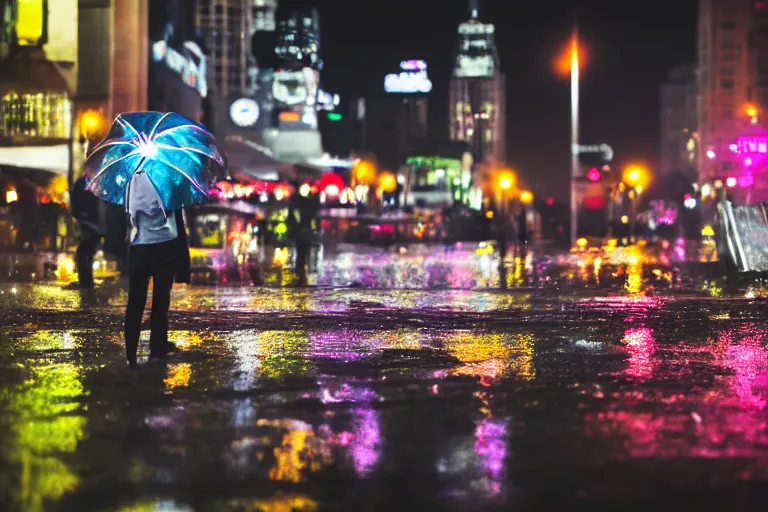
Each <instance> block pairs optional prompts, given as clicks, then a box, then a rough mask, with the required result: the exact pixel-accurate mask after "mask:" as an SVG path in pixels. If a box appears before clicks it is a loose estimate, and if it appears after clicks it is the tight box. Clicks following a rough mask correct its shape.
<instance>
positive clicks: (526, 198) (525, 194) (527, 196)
mask: <svg viewBox="0 0 768 512" xmlns="http://www.w3.org/2000/svg"><path fill="white" fill-rule="evenodd" d="M520 202H521V203H523V204H531V203H532V202H533V192H530V191H528V190H523V191H522V192H520Z"/></svg>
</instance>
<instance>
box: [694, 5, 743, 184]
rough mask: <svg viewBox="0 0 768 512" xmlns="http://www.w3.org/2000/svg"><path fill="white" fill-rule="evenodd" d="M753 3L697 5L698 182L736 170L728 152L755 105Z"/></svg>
mask: <svg viewBox="0 0 768 512" xmlns="http://www.w3.org/2000/svg"><path fill="white" fill-rule="evenodd" d="M752 2H753V0H701V1H700V2H699V20H698V116H697V117H698V127H699V129H698V131H699V148H698V161H699V182H700V183H704V182H707V181H711V180H712V179H714V178H715V177H717V176H720V175H722V174H723V173H728V172H732V171H734V170H735V169H736V168H737V167H738V166H739V159H738V155H736V154H735V153H733V152H732V151H730V150H729V147H730V145H731V144H733V143H735V140H736V138H737V137H738V135H739V133H740V131H741V130H742V129H743V128H744V127H745V125H747V124H748V118H747V116H746V109H747V105H749V103H750V102H751V101H753V100H754V97H753V88H752V84H753V80H752V76H751V69H752V65H751V60H752V59H751V58H750V55H751V52H750V33H751V29H752V19H753V17H752Z"/></svg>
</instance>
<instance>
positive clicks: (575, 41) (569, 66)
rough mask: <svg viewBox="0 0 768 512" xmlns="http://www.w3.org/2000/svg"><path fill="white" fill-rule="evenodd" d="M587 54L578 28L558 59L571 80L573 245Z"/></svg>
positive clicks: (575, 230)
mask: <svg viewBox="0 0 768 512" xmlns="http://www.w3.org/2000/svg"><path fill="white" fill-rule="evenodd" d="M585 56H586V52H585V51H584V48H583V47H582V46H581V44H580V41H579V32H578V30H577V29H576V27H574V28H573V33H572V34H571V38H570V40H569V42H568V46H567V48H566V50H565V51H564V52H563V53H562V54H561V55H560V57H559V58H558V59H557V62H556V67H557V71H558V72H559V74H561V75H566V76H570V79H571V148H570V150H571V245H573V244H574V243H575V242H576V237H577V236H578V235H577V231H578V209H577V205H576V179H577V178H578V176H579V172H580V170H579V167H580V164H579V152H578V147H579V79H580V74H581V68H582V66H583V65H584V62H585Z"/></svg>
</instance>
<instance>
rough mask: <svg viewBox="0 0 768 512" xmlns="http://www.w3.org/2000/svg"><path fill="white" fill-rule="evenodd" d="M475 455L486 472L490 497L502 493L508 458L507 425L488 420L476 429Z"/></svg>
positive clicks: (495, 420)
mask: <svg viewBox="0 0 768 512" xmlns="http://www.w3.org/2000/svg"><path fill="white" fill-rule="evenodd" d="M475 453H476V454H477V456H478V458H479V459H480V461H481V464H482V467H483V469H484V470H485V478H486V479H487V481H486V484H487V485H486V490H487V491H488V493H489V495H490V496H498V495H500V494H501V492H502V488H503V478H504V473H505V465H506V457H507V425H506V423H505V422H503V421H500V420H497V419H493V418H486V419H484V420H483V421H482V422H481V423H480V424H479V425H478V426H477V428H476V429H475Z"/></svg>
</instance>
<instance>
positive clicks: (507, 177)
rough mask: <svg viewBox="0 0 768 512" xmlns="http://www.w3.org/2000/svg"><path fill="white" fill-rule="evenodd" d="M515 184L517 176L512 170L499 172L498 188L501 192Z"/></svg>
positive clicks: (506, 190) (510, 188) (508, 189)
mask: <svg viewBox="0 0 768 512" xmlns="http://www.w3.org/2000/svg"><path fill="white" fill-rule="evenodd" d="M516 184H517V177H516V176H515V174H514V173H513V172H512V171H502V172H501V173H500V174H499V189H500V190H502V191H503V192H508V191H510V190H512V189H513V188H514V187H515V185H516Z"/></svg>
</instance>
